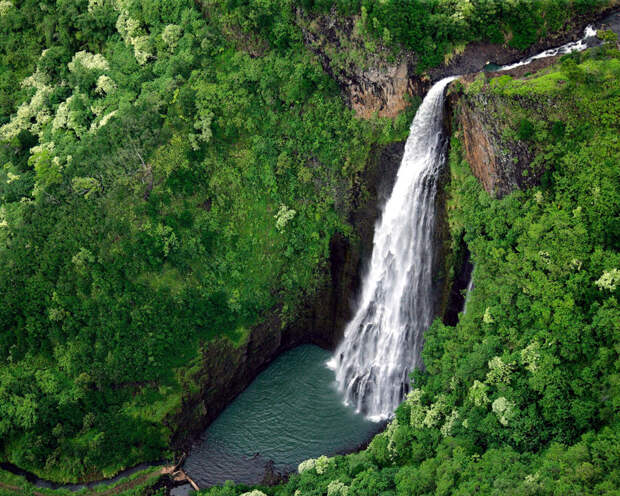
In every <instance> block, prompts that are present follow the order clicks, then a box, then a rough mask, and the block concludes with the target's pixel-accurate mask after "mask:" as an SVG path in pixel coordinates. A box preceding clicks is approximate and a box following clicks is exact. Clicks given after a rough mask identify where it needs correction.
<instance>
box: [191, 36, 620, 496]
mask: <svg viewBox="0 0 620 496" xmlns="http://www.w3.org/2000/svg"><path fill="white" fill-rule="evenodd" d="M619 78H620V52H619V51H618V50H616V49H615V48H612V47H606V48H601V49H593V50H590V51H589V52H587V53H585V54H575V55H571V56H566V57H564V58H563V59H562V61H561V63H559V64H557V65H556V66H554V67H552V68H550V69H547V70H546V71H545V72H544V73H543V74H538V75H534V76H530V77H529V78H528V79H526V80H515V79H512V78H511V77H509V76H502V77H500V78H496V79H492V80H491V81H490V82H484V80H482V83H481V80H478V81H476V82H475V83H472V85H474V84H475V85H476V87H477V89H476V90H475V91H476V92H478V93H481V94H483V95H486V96H487V97H488V98H495V99H496V101H499V102H501V103H502V107H503V115H501V116H498V118H501V120H500V122H503V123H504V124H505V127H506V130H505V133H504V134H505V136H506V139H515V140H522V141H523V142H524V143H525V144H527V146H529V147H531V148H532V149H533V150H534V151H535V153H536V159H535V160H534V164H533V167H543V168H544V170H545V171H546V172H545V174H544V176H543V178H542V182H541V185H540V186H538V187H535V188H532V189H531V190H528V191H517V192H514V193H513V194H511V195H508V196H506V197H504V198H503V199H501V200H497V199H494V198H492V197H491V196H490V195H489V194H487V193H486V192H484V191H483V189H482V187H481V185H480V182H479V181H478V179H476V178H475V177H474V176H473V175H472V173H471V171H470V168H469V165H468V164H467V163H466V162H465V160H464V158H463V154H462V145H461V142H460V140H459V132H458V131H457V132H456V133H455V135H454V136H453V137H452V141H451V151H450V172H451V183H450V185H449V191H448V193H449V205H448V211H449V212H450V217H449V220H450V230H451V234H452V237H453V243H454V245H455V246H456V244H457V243H459V242H460V240H461V239H462V238H463V237H464V239H465V242H466V243H467V245H468V247H469V249H470V251H471V254H472V258H473V261H474V264H475V272H474V281H475V289H474V290H473V292H472V295H471V298H470V300H469V302H468V310H467V313H466V314H464V315H461V320H460V322H459V323H458V324H457V326H456V327H448V326H445V325H443V324H441V322H440V321H436V322H435V323H434V324H433V326H432V327H431V329H430V330H429V331H428V332H427V333H426V343H425V347H424V351H423V358H424V363H425V365H426V371H424V372H416V373H415V374H414V376H415V377H414V379H415V385H414V387H415V389H414V390H413V391H412V392H411V393H410V394H409V395H408V397H407V398H406V400H405V402H404V403H403V404H402V405H401V406H400V407H399V408H398V410H397V412H396V418H395V420H394V421H393V422H392V423H391V424H390V425H389V427H388V428H387V429H386V431H385V432H384V433H382V434H379V435H378V436H376V437H375V438H374V440H373V441H372V443H371V444H370V446H369V448H368V449H367V450H365V451H363V452H360V453H356V454H353V455H348V456H337V457H334V458H331V459H325V458H323V459H317V460H312V461H306V462H304V463H303V464H301V465H300V467H299V474H298V475H294V476H293V477H292V478H291V479H290V481H289V482H288V483H287V484H285V485H282V486H279V487H273V488H267V487H264V488H260V489H261V490H262V491H263V492H264V493H265V494H267V495H270V496H284V495H293V494H295V495H299V496H302V495H303V496H323V495H325V494H327V495H329V496H336V495H340V496H342V495H346V496H366V495H369V494H373V495H375V494H376V495H382V496H388V495H398V496H401V495H402V496H405V495H407V496H409V495H429V494H436V495H446V494H454V495H463V496H464V495H470V494H490V495H491V494H497V495H499V494H501V495H528V494H531V495H534V494H536V495H584V494H591V495H608V494H617V493H618V490H619V489H620V467H619V466H618V459H619V457H620V452H619V451H618V449H619V446H620V424H619V420H620V419H619V418H618V407H619V404H618V401H619V399H620V391H619V387H620V382H619V378H620V370H619V364H620V360H619V356H618V354H619V351H620V350H619V343H618V337H619V336H620V321H619V320H618V296H619V295H620V271H619V270H618V269H619V268H620V250H619V248H620V237H619V236H620V225H619V223H618V219H619V218H620V215H619V214H620V189H619V188H618V185H619V184H620V169H619V168H618V164H619V163H620V142H619V140H618V135H619V133H618V131H619V120H618V112H619V110H620V89H619V87H618V80H619ZM455 86H456V88H455V91H461V89H462V88H459V85H458V84H457V85H455ZM468 90H469V88H467V87H466V88H464V91H465V92H466V93H467V92H468ZM457 112H458V109H457ZM244 490H247V488H235V487H234V486H228V487H226V486H225V487H222V488H214V489H212V490H210V491H203V492H202V493H201V494H205V495H209V496H232V495H238V494H241V493H243V491H244Z"/></svg>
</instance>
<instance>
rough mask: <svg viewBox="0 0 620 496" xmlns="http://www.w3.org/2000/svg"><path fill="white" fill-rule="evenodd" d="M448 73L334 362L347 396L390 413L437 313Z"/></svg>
mask: <svg viewBox="0 0 620 496" xmlns="http://www.w3.org/2000/svg"><path fill="white" fill-rule="evenodd" d="M453 79H454V78H445V79H442V80H441V81H439V82H438V83H436V84H435V85H434V86H433V87H432V88H431V89H430V91H429V92H428V94H427V95H426V97H425V98H424V101H423V102H422V105H421V106H420V108H419V109H418V111H417V113H416V116H415V118H414V120H413V123H412V124H411V129H410V133H409V138H408V139H407V143H406V145H405V153H404V156H403V160H402V162H401V165H400V168H399V170H398V176H397V178H396V183H395V185H394V189H393V191H392V195H391V196H390V198H389V200H388V201H387V203H386V204H385V206H384V208H383V212H382V214H381V218H380V220H379V222H378V223H377V226H376V228H375V235H374V242H373V252H372V257H371V261H370V267H369V269H368V272H367V274H366V275H365V278H364V280H363V283H362V292H361V299H360V302H359V306H358V308H357V311H356V313H355V316H354V317H353V319H352V320H351V322H350V323H349V324H348V325H347V327H346V329H345V334H344V339H343V341H342V343H341V344H340V346H339V347H338V349H337V350H336V353H335V354H334V357H333V358H332V359H331V360H330V361H329V362H328V365H329V366H330V367H331V368H333V369H334V370H335V371H336V381H337V383H338V387H339V389H340V390H341V391H343V392H344V395H345V402H346V403H348V404H351V405H354V406H355V407H356V410H357V411H359V412H362V413H364V414H366V415H368V416H369V417H370V418H373V419H381V418H386V417H388V416H390V415H391V414H392V412H393V411H394V409H395V408H396V407H397V406H398V404H399V403H400V401H401V400H402V398H403V396H404V394H405V393H406V392H407V389H408V387H409V372H410V371H411V370H412V369H413V368H415V367H419V366H420V352H421V350H422V342H423V333H424V331H425V330H426V329H427V328H428V326H429V325H430V324H431V322H432V319H433V305H432V291H431V288H432V279H431V278H432V274H431V268H432V266H433V263H432V262H433V251H434V250H433V234H434V227H435V226H434V212H435V197H436V194H437V176H438V174H439V171H440V170H441V167H442V165H443V162H444V159H445V148H446V147H445V144H446V140H445V137H444V135H443V130H442V127H443V107H444V90H445V88H446V86H447V85H448V83H449V82H450V81H452V80H453Z"/></svg>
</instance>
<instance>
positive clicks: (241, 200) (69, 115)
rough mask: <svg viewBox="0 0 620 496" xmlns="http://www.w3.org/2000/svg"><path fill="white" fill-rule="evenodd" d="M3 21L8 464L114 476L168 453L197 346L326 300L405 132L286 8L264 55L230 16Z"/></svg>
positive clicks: (1, 207)
mask: <svg viewBox="0 0 620 496" xmlns="http://www.w3.org/2000/svg"><path fill="white" fill-rule="evenodd" d="M1 5H2V16H1V17H0V32H1V36H2V39H3V43H2V44H1V47H0V50H1V53H0V64H1V65H2V71H1V72H2V78H1V79H0V94H1V95H2V98H1V99H0V100H1V101H2V107H1V109H2V113H1V114H0V138H1V143H0V294H2V305H1V306H0V363H1V364H2V365H0V459H1V458H4V459H5V460H9V461H11V462H13V463H15V464H17V465H18V466H20V467H22V468H24V469H28V470H32V471H34V472H36V473H37V474H38V475H41V476H46V477H48V478H51V479H54V480H58V481H71V480H77V479H80V478H84V477H99V476H101V475H104V476H106V475H111V474H113V473H115V472H116V471H118V470H119V469H120V468H123V467H127V466H132V465H134V464H135V463H137V462H138V461H143V460H157V459H160V458H161V457H162V455H163V454H164V453H165V451H166V449H167V443H168V436H169V434H170V432H169V430H168V428H166V427H164V422H163V420H164V419H165V418H166V415H167V414H169V413H170V412H172V411H174V410H175V409H176V408H178V407H179V405H180V401H181V394H182V390H183V388H192V384H186V383H185V382H186V379H185V377H186V376H187V374H186V373H184V368H186V365H187V364H189V363H190V362H191V359H192V358H193V357H195V356H196V355H197V351H198V348H199V344H200V343H201V342H204V341H207V340H209V339H211V338H213V337H215V336H229V337H231V339H234V340H236V341H240V340H242V339H244V337H245V335H246V334H247V329H248V328H250V327H251V326H252V325H254V324H256V323H258V322H260V321H261V319H263V318H264V316H265V314H266V312H269V311H272V309H274V308H275V307H276V306H277V307H279V308H281V309H282V317H283V318H284V320H285V321H286V320H287V319H290V318H291V317H292V316H293V315H294V309H295V308H296V305H297V304H298V302H299V301H300V300H302V299H304V298H307V297H308V296H309V295H312V293H313V290H314V288H315V287H316V286H317V285H318V283H319V282H320V277H321V274H322V272H321V268H322V267H323V265H324V263H325V260H326V255H327V251H328V244H329V239H330V238H331V236H332V235H333V233H334V232H335V231H341V232H343V233H344V234H349V233H350V231H351V229H350V226H349V224H348V223H347V216H348V212H349V204H350V201H351V195H352V193H351V192H352V191H353V190H354V185H355V186H356V187H358V186H359V185H357V183H358V182H359V179H358V177H359V173H360V172H361V171H362V170H363V169H364V167H365V165H366V163H367V162H368V157H369V154H370V150H371V149H372V147H373V146H376V145H377V144H379V143H382V142H387V141H390V140H393V139H395V137H402V136H403V135H405V134H406V129H407V123H406V121H404V120H403V121H402V122H401V121H399V123H400V124H399V125H400V128H397V127H395V125H394V124H393V123H392V122H391V121H385V122H383V121H374V122H367V121H360V120H358V119H355V118H354V116H353V114H352V112H351V111H350V110H347V109H346V108H345V107H344V106H343V104H342V103H341V100H340V97H339V95H338V89H337V88H336V86H335V84H334V83H333V82H332V81H331V80H330V79H329V78H328V76H327V75H326V74H325V73H324V72H323V71H322V69H321V66H320V64H319V63H318V62H317V60H316V59H315V58H314V57H313V56H312V55H311V54H310V53H309V52H307V51H305V50H304V49H303V43H302V41H301V35H300V33H299V32H297V31H295V30H294V26H293V24H292V23H291V22H289V21H290V17H291V16H292V13H291V12H290V10H289V12H288V13H286V12H284V13H282V12H280V13H279V19H280V20H279V22H280V24H279V26H280V27H282V26H284V23H286V29H285V32H284V33H280V31H281V29H280V28H277V27H275V26H274V27H273V28H272V31H271V32H273V33H276V32H278V33H280V34H281V37H280V38H277V39H276V38H274V36H275V35H273V36H271V35H268V33H266V37H267V39H268V40H269V43H267V42H265V44H264V47H263V49H264V53H262V56H261V57H252V56H251V55H250V54H249V53H248V52H246V51H244V50H243V49H240V48H238V47H237V43H238V42H239V40H241V39H242V38H243V36H244V34H243V32H242V31H240V32H239V33H237V31H235V30H239V29H240V28H239V26H238V25H237V24H236V21H235V18H234V13H235V11H234V10H232V11H231V12H232V14H230V15H224V14H225V12H224V11H220V8H221V6H220V5H219V3H217V2H213V3H209V4H205V12H207V14H208V15H205V16H203V15H202V14H201V12H199V11H198V10H197V9H196V6H195V4H194V2H191V1H189V0H178V1H171V2H151V1H137V0H136V1H129V0H128V1H124V0H118V1H108V0H90V1H86V0H83V1H80V0H75V1H63V2H38V1H37V2H35V1H24V2H14V3H11V4H9V2H3V3H2V4H1ZM217 13H221V14H222V15H221V16H219V15H217ZM282 29H284V28H282ZM267 35H268V36H267ZM4 40H6V42H5V41H4ZM22 40H23V42H22Z"/></svg>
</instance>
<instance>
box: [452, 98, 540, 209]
mask: <svg viewBox="0 0 620 496" xmlns="http://www.w3.org/2000/svg"><path fill="white" fill-rule="evenodd" d="M458 105H459V107H458V121H459V122H458V127H459V128H460V129H461V130H462V133H463V144H464V147H465V157H466V159H467V162H468V163H469V165H470V167H471V170H472V172H473V174H474V175H475V176H476V177H477V178H478V179H479V180H480V182H481V183H482V186H483V187H484V189H485V190H486V191H487V192H488V193H490V194H492V195H494V196H496V197H498V198H501V197H502V196H505V195H507V194H509V193H510V192H512V191H514V190H516V189H525V188H527V187H529V186H532V185H533V184H536V182H537V181H538V178H539V177H540V173H541V172H542V170H541V171H538V172H537V173H536V174H529V173H526V172H525V171H528V172H529V169H528V167H529V165H530V163H531V161H532V159H533V158H534V154H533V151H532V150H531V148H530V147H528V145H527V144H526V143H524V142H523V141H520V140H510V139H506V138H505V137H504V136H503V131H504V128H505V124H506V123H505V122H503V121H502V120H501V119H498V118H497V117H498V116H499V115H500V114H501V109H500V108H499V107H500V106H501V103H500V102H498V101H497V99H495V98H493V96H492V95H488V94H485V93H480V94H477V95H474V96H468V95H463V94H462V95H461V96H460V98H459V104H458Z"/></svg>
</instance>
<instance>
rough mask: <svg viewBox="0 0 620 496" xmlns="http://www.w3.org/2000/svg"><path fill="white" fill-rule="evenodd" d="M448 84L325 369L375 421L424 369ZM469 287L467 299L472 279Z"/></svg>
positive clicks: (561, 50) (422, 125)
mask: <svg viewBox="0 0 620 496" xmlns="http://www.w3.org/2000/svg"><path fill="white" fill-rule="evenodd" d="M595 35H596V31H595V30H594V28H593V27H592V26H588V27H587V28H586V29H585V31H584V36H583V38H582V39H581V40H579V41H577V42H572V43H567V44H566V45H562V46H561V47H558V48H553V49H550V50H546V51H544V52H542V53H539V54H538V55H535V56H533V57H530V58H527V59H525V60H522V61H520V62H517V63H515V64H511V65H507V66H503V67H501V68H500V69H499V70H500V71H504V70H508V69H512V68H514V67H518V66H521V65H526V64H529V63H530V62H532V61H533V60H536V59H539V58H544V57H551V56H555V55H562V54H565V53H570V52H574V51H581V50H585V49H586V48H587V47H588V39H590V38H592V37H593V36H595ZM453 79H454V78H453V77H450V78H445V79H442V80H441V81H439V82H438V83H436V84H435V85H434V86H433V87H432V88H431V89H430V91H429V92H428V94H427V95H426V97H425V98H424V101H423V102H422V105H421V106H420V108H419V109H418V112H417V113H416V116H415V118H414V120H413V123H412V124H411V129H410V133H409V138H408V139H407V144H406V145H405V154H404V156H403V160H402V162H401V165H400V168H399V170H398V176H397V178H396V184H395V185H394V189H393V191H392V195H391V197H390V198H389V200H388V202H387V203H386V204H385V206H384V208H383V212H382V214H381V219H380V220H379V222H378V223H377V226H376V228H375V236H374V241H373V252H372V257H371V261H370V267H369V269H368V272H367V274H366V276H365V278H364V280H363V283H362V292H361V297H360V302H359V304H358V308H357V310H356V313H355V316H354V317H353V319H352V320H351V322H349V324H348V325H347V327H346V329H345V334H344V339H343V341H342V343H341V344H340V345H339V346H338V349H337V350H336V352H335V354H334V356H333V357H332V359H331V360H330V361H329V362H328V366H329V367H330V368H332V369H334V370H335V371H336V382H337V384H338V388H339V389H340V390H341V391H342V392H343V393H344V397H345V403H347V404H350V405H353V406H355V408H356V410H357V411H358V412H361V413H364V414H366V415H367V416H368V417H370V418H371V419H375V420H380V419H384V418H388V417H390V416H391V415H392V413H393V412H394V410H395V409H396V407H397V406H398V404H399V403H400V401H401V400H402V398H403V396H404V395H405V393H406V392H407V390H408V388H409V377H408V376H409V372H410V371H411V370H412V369H415V368H416V367H417V368H419V367H420V366H421V365H422V364H421V358H420V353H421V351H422V344H423V334H424V331H426V329H427V328H428V327H429V326H430V324H431V322H432V319H433V305H432V298H431V295H432V274H431V268H432V266H433V246H432V240H433V235H434V228H435V226H434V209H435V197H436V194H437V176H438V173H439V171H440V170H441V167H442V165H443V162H444V159H445V142H446V140H445V138H444V136H443V133H442V121H443V103H444V97H443V95H444V90H445V88H446V86H447V85H448V83H450V81H452V80H453ZM469 286H470V287H468V289H467V294H466V298H467V297H468V296H469V292H470V291H471V289H472V287H473V277H472V279H471V280H470V285H469ZM463 311H464V312H465V311H466V307H465V308H464V310H463Z"/></svg>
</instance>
